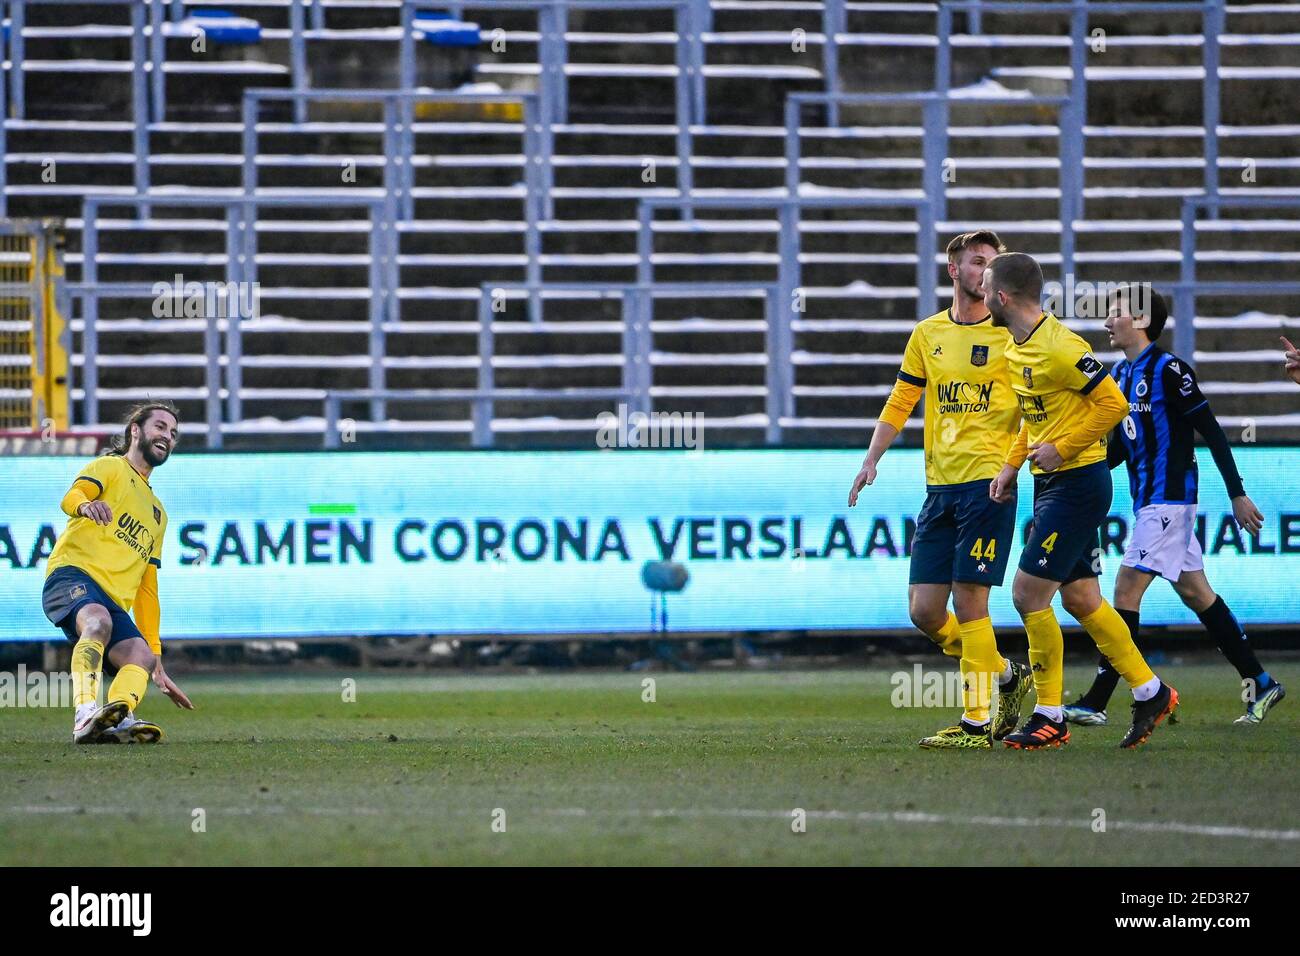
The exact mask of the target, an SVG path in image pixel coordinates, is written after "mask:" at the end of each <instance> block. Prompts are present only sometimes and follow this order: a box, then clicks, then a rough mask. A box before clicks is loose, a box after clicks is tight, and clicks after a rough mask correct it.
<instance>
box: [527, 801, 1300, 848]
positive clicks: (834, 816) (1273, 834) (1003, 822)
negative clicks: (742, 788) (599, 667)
mask: <svg viewBox="0 0 1300 956" xmlns="http://www.w3.org/2000/svg"><path fill="white" fill-rule="evenodd" d="M549 813H550V814H551V815H553V816H572V817H580V816H626V817H645V818H649V819H662V818H670V819H671V818H673V817H683V818H686V817H731V818H736V819H764V820H768V819H772V820H775V819H780V820H788V819H790V816H791V813H792V811H791V810H709V809H695V810H610V811H605V810H598V811H595V812H592V811H588V810H584V809H582V808H581V807H572V808H568V809H563V810H552V811H549ZM805 814H806V816H807V818H808V819H809V820H844V821H850V822H857V823H928V824H932V825H935V824H937V825H944V824H949V825H960V826H973V827H981V826H985V827H1015V828H1017V829H1024V828H1026V827H1046V828H1049V829H1051V828H1055V829H1076V830H1079V829H1082V830H1087V829H1091V828H1092V820H1091V819H1086V820H1082V819H1080V820H1067V819H1065V818H1063V817H982V816H977V817H958V816H951V815H947V814H942V813H922V812H919V811H911V810H907V811H904V810H895V811H893V812H889V813H887V812H884V811H880V810H861V811H846V810H806V811H805ZM1106 829H1107V830H1135V831H1138V832H1140V833H1183V834H1188V835H1191V836H1209V837H1235V838H1238V839H1243V840H1300V830H1257V829H1252V828H1251V827H1237V826H1214V825H1208V824H1200V823H1179V822H1177V821H1169V822H1150V823H1144V822H1140V821H1128V820H1108V821H1107V822H1106Z"/></svg>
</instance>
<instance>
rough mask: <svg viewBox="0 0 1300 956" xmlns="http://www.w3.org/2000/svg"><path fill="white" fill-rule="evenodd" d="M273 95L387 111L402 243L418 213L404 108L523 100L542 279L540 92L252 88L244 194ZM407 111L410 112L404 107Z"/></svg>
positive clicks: (391, 217) (544, 137) (530, 214)
mask: <svg viewBox="0 0 1300 956" xmlns="http://www.w3.org/2000/svg"><path fill="white" fill-rule="evenodd" d="M273 100H290V101H292V102H294V103H300V102H307V101H341V102H349V103H350V102H356V101H364V100H373V101H377V102H379V103H381V104H382V105H383V111H384V119H383V122H384V133H383V137H384V138H383V150H384V198H383V200H382V202H383V205H384V220H385V227H384V228H385V229H386V230H388V231H389V232H390V233H391V234H392V236H393V240H392V241H393V243H394V244H396V243H397V242H398V237H397V223H398V222H399V220H400V221H406V222H409V221H411V220H412V219H414V218H415V199H414V196H413V189H414V185H415V172H414V164H413V159H414V156H415V137H414V133H413V131H412V130H411V129H410V127H409V125H408V122H407V121H405V120H403V122H400V123H399V122H398V109H399V107H400V106H401V105H402V104H409V103H411V102H415V101H419V102H444V103H445V102H451V103H522V104H523V111H524V142H523V152H524V185H525V190H526V193H527V195H526V198H525V200H524V252H525V254H526V255H527V258H528V261H527V266H526V270H527V275H528V279H529V281H531V282H536V281H540V279H541V253H542V239H541V223H542V221H543V220H549V219H550V218H552V216H553V209H552V205H551V203H552V200H551V190H552V185H553V182H554V167H553V165H552V152H553V146H552V142H553V141H552V135H551V130H550V127H548V126H546V125H545V124H543V123H540V122H539V121H538V105H537V97H536V95H535V94H532V93H457V92H451V91H448V92H438V91H428V92H425V91H399V90H247V91H245V93H244V105H243V127H244V129H243V169H244V194H245V195H246V196H253V195H255V194H256V192H257V182H258V174H257V155H258V154H257V120H258V112H259V106H260V105H261V104H262V103H264V102H268V101H273ZM404 112H405V111H404ZM391 268H392V270H393V272H392V274H391V275H390V276H389V277H388V280H389V282H390V287H391V288H396V287H397V286H398V285H399V281H398V278H399V277H398V275H397V271H396V270H397V260H396V256H394V257H393V260H392V262H391Z"/></svg>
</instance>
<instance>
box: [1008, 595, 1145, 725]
mask: <svg viewBox="0 0 1300 956" xmlns="http://www.w3.org/2000/svg"><path fill="white" fill-rule="evenodd" d="M1111 613H1112V614H1114V613H1115V612H1114V611H1111ZM1115 620H1117V621H1119V623H1120V626H1121V627H1123V628H1124V635H1125V637H1127V636H1128V627H1127V626H1126V625H1125V624H1124V621H1123V619H1122V618H1121V617H1120V616H1119V615H1118V614H1115ZM1024 621H1025V634H1026V636H1027V637H1028V638H1029V666H1030V667H1032V668H1033V671H1034V693H1035V694H1036V695H1037V697H1038V706H1040V707H1060V706H1061V700H1062V696H1063V694H1064V690H1063V688H1064V685H1065V672H1064V666H1063V658H1064V657H1065V638H1064V636H1063V635H1062V634H1061V625H1059V624H1057V623H1056V614H1055V613H1053V611H1052V609H1051V608H1050V607H1048V608H1043V610H1041V611H1033V612H1031V613H1029V614H1026V615H1025V616H1024ZM1090 633H1091V631H1090ZM1094 639H1095V638H1094ZM1129 643H1130V644H1132V643H1133V642H1132V641H1131V640H1130V641H1129ZM1100 646H1101V645H1100V644H1098V647H1100ZM1134 650H1136V648H1134Z"/></svg>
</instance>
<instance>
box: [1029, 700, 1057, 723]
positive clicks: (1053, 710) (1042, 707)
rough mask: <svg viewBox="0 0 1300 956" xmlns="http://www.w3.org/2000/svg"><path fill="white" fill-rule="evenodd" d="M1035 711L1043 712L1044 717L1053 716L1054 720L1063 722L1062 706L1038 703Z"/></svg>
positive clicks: (1036, 712)
mask: <svg viewBox="0 0 1300 956" xmlns="http://www.w3.org/2000/svg"><path fill="white" fill-rule="evenodd" d="M1034 713H1035V714H1042V715H1043V716H1044V717H1048V718H1051V719H1052V720H1054V721H1056V722H1057V723H1058V724H1059V723H1060V722H1061V719H1062V715H1061V708H1060V707H1049V706H1048V705H1046V704H1037V705H1035V707H1034Z"/></svg>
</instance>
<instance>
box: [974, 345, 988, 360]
mask: <svg viewBox="0 0 1300 956" xmlns="http://www.w3.org/2000/svg"><path fill="white" fill-rule="evenodd" d="M970 363H971V365H988V364H989V347H988V346H987V345H972V346H971V347H970Z"/></svg>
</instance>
